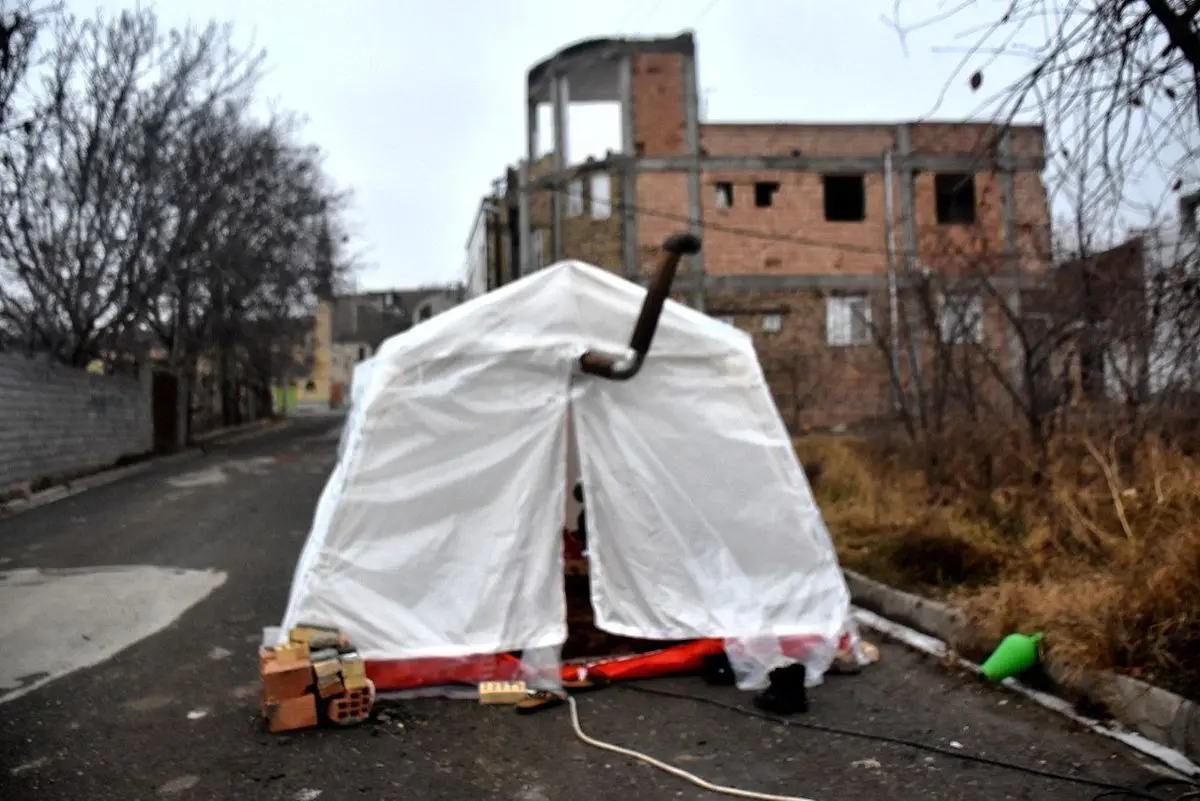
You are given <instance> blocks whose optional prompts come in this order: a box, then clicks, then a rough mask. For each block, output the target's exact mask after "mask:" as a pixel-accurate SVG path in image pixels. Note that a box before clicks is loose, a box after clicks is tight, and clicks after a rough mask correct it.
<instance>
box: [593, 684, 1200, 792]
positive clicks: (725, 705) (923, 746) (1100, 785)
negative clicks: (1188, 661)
mask: <svg viewBox="0 0 1200 801" xmlns="http://www.w3.org/2000/svg"><path fill="white" fill-rule="evenodd" d="M613 686H615V687H619V688H621V689H622V690H628V691H632V692H638V693H643V694H645V695H656V696H660V697H663V698H673V699H676V700H680V701H691V702H693V703H697V704H705V705H708V706H713V707H717V708H718V709H724V710H727V711H729V712H736V713H737V714H739V715H745V716H746V717H751V718H757V719H758V720H765V721H767V722H770V723H774V724H777V725H780V726H784V727H786V728H797V729H808V730H810V731H815V732H819V733H821V734H829V735H834V736H837V737H852V738H855V739H859V740H868V741H871V742H877V743H885V744H888V745H896V746H902V747H905V748H912V749H915V750H919V751H926V752H928V753H931V754H938V755H939V756H944V757H949V758H952V759H957V760H961V761H964V762H974V763H977V764H980V765H988V766H990V767H994V768H1002V769H1004V770H1010V771H1015V772H1017V773H1024V774H1026V775H1028V776H1037V777H1039V778H1042V779H1049V780H1051V781H1058V782H1064V783H1068V784H1074V785H1078V786H1080V787H1089V788H1091V789H1093V790H1100V791H1102V792H1101V793H1100V794H1099V795H1097V796H1095V798H1097V799H1098V798H1119V797H1125V798H1140V799H1146V801H1164V797H1163V796H1162V795H1159V794H1158V793H1156V792H1155V791H1156V790H1159V791H1161V789H1162V788H1164V787H1168V786H1178V787H1181V788H1183V790H1184V791H1185V794H1184V795H1182V796H1178V797H1176V798H1175V799H1174V801H1184V800H1185V799H1195V798H1196V797H1197V796H1196V793H1197V792H1200V787H1198V786H1197V785H1196V784H1195V783H1194V782H1192V781H1189V780H1186V779H1181V780H1174V779H1171V780H1167V781H1164V780H1161V779H1155V780H1152V781H1150V782H1149V783H1148V784H1147V786H1146V788H1145V789H1141V788H1136V787H1127V786H1123V785H1119V784H1113V783H1111V782H1104V781H1098V780H1096V779H1089V778H1087V777H1085V776H1072V775H1071V774H1068V773H1058V772H1055V771H1051V770H1044V769H1042V768H1035V767H1032V766H1028V765H1020V764H1017V763H1015V762H1008V761H1005V760H1002V759H995V758H992V757H985V756H982V755H979V754H971V753H967V752H964V751H958V750H953V749H950V748H943V747H942V746H938V745H933V744H931V743H925V742H921V741H920V740H911V739H907V738H904V737H892V736H889V735H886V734H876V733H873V732H866V731H859V730H856V729H847V728H841V727H839V726H830V725H827V724H823V723H810V722H808V721H804V720H800V719H798V718H781V717H777V716H775V715H769V714H767V713H764V712H759V711H758V710H756V709H747V708H746V707H743V706H738V705H736V704H732V703H729V702H727V701H721V700H718V699H716V698H709V697H706V696H703V695H693V694H691V693H683V692H675V691H673V690H663V689H659V688H657V687H649V686H647V685H645V684H630V683H618V684H614V685H613Z"/></svg>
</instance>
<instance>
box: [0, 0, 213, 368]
mask: <svg viewBox="0 0 1200 801" xmlns="http://www.w3.org/2000/svg"><path fill="white" fill-rule="evenodd" d="M54 32H55V34H56V43H55V47H54V49H53V51H52V53H51V54H50V56H49V59H48V64H47V69H46V75H45V77H44V79H43V97H41V98H40V100H39V101H38V103H37V104H36V106H35V107H34V115H35V116H34V120H33V121H32V122H30V123H29V124H27V125H26V126H24V127H23V129H22V131H21V133H20V134H19V135H18V136H17V137H15V139H13V140H11V141H10V142H8V143H7V147H6V149H5V152H4V153H3V154H2V155H0V186H2V191H3V193H4V194H3V202H4V209H3V210H2V211H0V259H2V260H3V267H4V269H5V275H4V276H3V278H4V281H5V285H6V289H7V291H6V292H5V293H4V295H3V298H2V299H0V314H3V316H4V317H5V318H6V319H8V320H9V321H10V322H11V323H12V324H13V325H14V326H15V327H17V328H18V329H20V330H21V331H23V332H24V333H25V335H26V337H27V345H28V346H29V347H30V348H37V349H42V350H45V351H48V352H50V353H53V354H55V355H57V356H58V357H59V358H61V359H62V360H63V361H66V362H68V363H70V364H74V365H77V366H82V365H85V364H87V363H88V362H89V361H91V360H92V359H93V358H96V357H97V356H99V355H101V354H103V353H104V352H106V351H109V350H111V349H113V348H114V347H115V346H116V345H117V343H118V342H120V340H121V337H122V334H124V333H125V332H126V331H127V330H129V329H130V328H131V327H133V326H135V325H137V324H138V323H140V322H141V320H142V319H143V318H144V315H145V312H146V310H147V309H148V308H149V307H150V304H151V303H152V302H153V299H154V297H155V296H156V293H157V292H158V290H159V288H160V287H161V285H162V268H163V265H162V263H161V262H160V261H158V260H157V259H155V258H154V256H155V253H154V241H155V236H156V234H157V233H158V230H159V227H160V225H161V222H162V216H163V205H164V198H165V192H166V184H165V178H166V176H167V173H168V164H169V162H168V161H167V157H168V156H169V155H170V150H169V148H167V147H166V146H165V145H166V143H167V141H168V139H169V138H170V137H172V136H174V135H177V132H178V129H179V127H180V125H181V123H183V122H184V121H185V120H186V119H187V118H188V116H189V115H190V114H191V113H192V111H193V109H192V107H191V104H192V102H193V100H194V95H195V94H196V93H197V91H198V90H200V91H202V90H203V89H204V88H205V87H204V85H203V84H204V81H206V80H209V81H211V79H209V78H208V76H210V75H211V74H212V73H213V72H214V71H215V67H214V64H213V56H214V52H213V49H214V48H213V39H214V36H213V35H212V34H211V33H210V34H209V35H207V36H190V35H181V34H180V33H179V32H177V31H170V32H169V33H167V34H163V33H162V32H161V31H160V30H159V26H158V22H157V19H156V17H155V16H154V14H153V13H152V12H149V11H140V12H123V13H121V14H119V15H118V16H116V17H114V18H112V19H108V18H105V17H103V16H98V17H96V18H94V19H89V20H80V19H78V18H76V17H64V18H61V19H59V20H58V22H57V24H56V26H55V29H54ZM217 66H219V65H217Z"/></svg>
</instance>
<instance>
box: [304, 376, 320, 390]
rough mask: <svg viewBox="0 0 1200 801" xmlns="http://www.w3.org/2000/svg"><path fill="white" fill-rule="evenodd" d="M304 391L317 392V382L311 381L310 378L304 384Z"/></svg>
mask: <svg viewBox="0 0 1200 801" xmlns="http://www.w3.org/2000/svg"><path fill="white" fill-rule="evenodd" d="M304 391H305V392H316V391H317V382H316V381H313V380H312V379H311V378H310V379H309V380H308V381H306V382H305V383H304Z"/></svg>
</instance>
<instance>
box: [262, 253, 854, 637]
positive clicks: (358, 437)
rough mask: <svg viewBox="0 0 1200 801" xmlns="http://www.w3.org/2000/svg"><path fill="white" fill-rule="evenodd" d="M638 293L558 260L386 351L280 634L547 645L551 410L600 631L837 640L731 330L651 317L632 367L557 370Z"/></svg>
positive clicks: (801, 495)
mask: <svg viewBox="0 0 1200 801" xmlns="http://www.w3.org/2000/svg"><path fill="white" fill-rule="evenodd" d="M644 297H645V290H644V289H642V288H641V287H639V286H637V285H636V284H633V283H631V282H628V281H625V280H623V279H621V278H619V277H617V276H615V275H613V274H611V273H608V272H606V271H604V270H602V269H599V268H596V267H592V266H589V265H586V264H583V263H580V262H574V261H569V262H562V263H559V264H556V265H554V266H552V267H549V268H546V269H545V270H541V271H539V272H537V273H534V274H533V275H530V276H527V277H525V278H523V279H521V280H520V281H517V282H515V283H513V284H510V285H508V286H506V287H504V288H502V289H500V290H497V291H495V292H491V293H488V294H486V295H483V296H481V297H479V298H476V299H473V300H471V301H469V302H467V303H465V304H463V305H461V306H458V307H456V308H454V309H451V310H449V311H447V312H445V313H443V314H441V315H438V316H437V317H434V318H433V319H431V320H429V321H427V322H424V323H422V324H420V325H418V326H415V327H414V328H412V329H410V330H409V331H406V332H405V333H402V334H400V335H397V336H395V337H393V338H391V339H389V340H388V341H386V342H385V343H384V344H383V345H382V346H381V348H380V349H379V351H378V352H377V353H376V355H375V356H374V357H373V358H372V359H371V362H370V367H369V368H367V369H365V370H362V381H363V383H364V384H365V386H363V387H361V388H360V387H359V386H358V383H359V371H356V375H355V386H354V388H353V392H352V411H351V415H350V420H348V422H347V429H346V435H345V447H344V452H343V453H342V454H341V458H340V459H339V462H338V465H337V467H336V468H335V469H334V471H333V474H332V475H331V477H330V479H329V482H328V484H327V486H326V488H325V491H324V492H323V494H322V496H321V498H320V501H319V503H318V506H317V510H316V513H315V516H314V521H313V526H312V530H311V533H310V535H309V539H308V542H307V543H306V545H305V548H304V550H303V552H302V554H301V558H300V560H299V563H298V564H297V567H296V572H295V577H294V580H293V585H292V590H291V595H290V598H289V601H288V605H287V610H286V612H285V615H284V621H283V622H284V627H283V630H284V631H287V629H288V628H290V627H291V626H293V625H297V624H300V623H308V624H316V625H330V626H336V627H338V628H339V629H341V630H342V631H343V632H345V633H346V634H347V635H348V636H349V637H350V638H351V640H352V641H353V642H355V643H356V645H357V646H358V647H359V649H360V651H361V652H362V653H363V655H364V656H365V657H366V658H367V659H368V660H405V659H422V658H433V657H443V658H444V657H459V656H467V655H475V654H490V653H501V652H507V651H518V650H529V649H544V648H554V647H557V646H559V645H561V644H562V642H563V641H564V640H565V639H566V625H565V612H566V610H565V601H564V596H563V584H562V581H563V579H562V568H563V556H562V527H563V518H562V515H563V509H564V503H565V499H566V493H567V492H568V491H569V488H568V487H566V486H565V464H566V455H567V445H568V425H567V421H568V418H570V419H571V421H572V423H573V425H572V426H571V428H573V430H574V432H575V436H576V437H577V438H578V439H577V444H578V448H579V453H580V464H581V469H582V473H583V482H584V486H585V488H586V493H587V497H588V516H589V520H588V523H589V549H590V554H589V556H590V565H591V566H590V570H591V575H592V580H591V585H592V601H593V605H594V607H595V611H596V624H597V626H598V627H599V628H601V629H604V630H607V631H609V632H611V633H615V634H621V635H625V636H632V637H640V638H645V639H652V640H679V639H710V638H729V639H734V638H741V639H743V640H746V641H755V640H756V638H757V640H761V639H762V638H768V639H769V638H773V637H791V636H817V637H821V638H823V639H825V640H827V641H829V642H836V638H837V637H838V636H840V635H841V634H842V633H843V632H844V631H845V630H846V629H847V627H848V625H849V611H850V605H849V593H848V591H847V588H846V585H845V582H844V580H843V578H842V575H841V571H840V569H839V567H838V564H837V559H836V555H835V553H834V550H833V546H832V544H831V541H830V538H829V534H828V532H827V530H826V528H825V525H824V523H823V521H822V518H821V515H820V512H819V510H818V509H817V507H816V504H815V502H814V500H813V497H812V493H811V490H810V488H809V486H808V483H807V480H806V478H805V475H804V471H803V468H802V467H801V466H800V463H799V461H798V460H797V458H796V455H795V452H794V450H793V448H792V446H791V441H790V437H789V436H788V433H787V431H786V428H785V426H784V425H783V422H782V420H781V419H780V417H779V414H778V411H777V410H776V408H775V405H774V403H773V401H772V398H771V395H770V391H769V389H768V386H767V383H766V380H765V378H764V376H763V374H762V370H761V368H760V367H759V364H758V360H757V357H756V355H755V352H754V347H753V344H752V342H751V340H750V338H749V337H748V336H747V335H746V334H745V333H744V332H742V331H739V330H738V329H736V328H734V327H732V326H729V325H726V324H725V323H722V322H720V321H718V320H714V319H712V318H710V317H707V316H705V315H704V314H701V313H699V312H697V311H694V310H692V309H689V308H687V307H685V306H682V305H680V304H677V303H674V302H668V303H667V304H666V306H665V307H664V309H663V314H662V317H661V319H660V323H659V328H658V331H657V333H656V335H655V339H654V344H653V347H652V348H651V351H650V353H649V356H648V358H647V359H646V363H645V365H644V367H643V368H642V371H641V372H640V373H639V374H638V375H637V376H635V377H634V378H633V379H631V380H630V381H627V382H623V383H621V382H612V381H607V380H604V379H600V378H596V377H592V376H586V375H581V374H580V373H579V372H578V371H577V369H576V364H577V360H578V357H579V356H580V355H581V354H582V353H583V352H584V351H585V350H587V349H589V348H593V349H601V350H606V351H610V352H614V353H621V352H624V350H625V345H624V342H625V340H626V339H627V337H628V335H629V332H630V331H631V330H632V326H633V322H634V320H635V319H636V316H637V314H638V311H639V309H640V306H641V303H642V300H643V299H644ZM776 650H778V649H776Z"/></svg>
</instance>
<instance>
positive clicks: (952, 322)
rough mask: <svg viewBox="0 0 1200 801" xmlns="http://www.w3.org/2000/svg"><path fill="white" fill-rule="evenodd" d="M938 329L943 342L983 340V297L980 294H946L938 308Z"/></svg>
mask: <svg viewBox="0 0 1200 801" xmlns="http://www.w3.org/2000/svg"><path fill="white" fill-rule="evenodd" d="M938 329H939V332H940V333H941V335H942V341H943V342H950V343H954V344H964V343H972V344H976V345H978V344H979V343H981V342H983V298H981V297H979V296H978V295H961V294H960V295H945V296H943V297H942V303H941V308H940V309H939V310H938Z"/></svg>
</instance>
